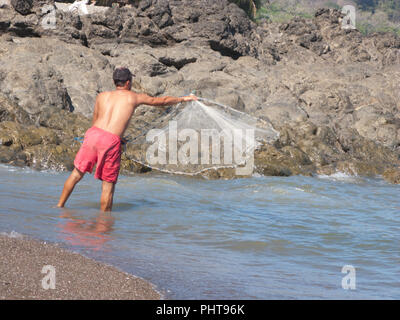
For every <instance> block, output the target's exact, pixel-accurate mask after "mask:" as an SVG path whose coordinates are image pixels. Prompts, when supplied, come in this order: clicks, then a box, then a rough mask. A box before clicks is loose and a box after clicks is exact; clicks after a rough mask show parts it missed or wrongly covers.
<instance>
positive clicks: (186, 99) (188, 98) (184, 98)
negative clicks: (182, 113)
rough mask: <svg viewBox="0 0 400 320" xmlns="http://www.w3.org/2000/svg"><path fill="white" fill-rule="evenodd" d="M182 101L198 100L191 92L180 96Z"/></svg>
mask: <svg viewBox="0 0 400 320" xmlns="http://www.w3.org/2000/svg"><path fill="white" fill-rule="evenodd" d="M182 99H183V100H182V101H183V102H188V101H197V100H198V98H197V97H196V96H195V95H193V94H191V95H190V96H185V97H182Z"/></svg>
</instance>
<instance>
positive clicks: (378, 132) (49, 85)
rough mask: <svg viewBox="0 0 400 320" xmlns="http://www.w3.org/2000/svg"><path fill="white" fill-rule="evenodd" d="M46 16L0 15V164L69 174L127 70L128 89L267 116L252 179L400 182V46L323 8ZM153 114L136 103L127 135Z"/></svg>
mask: <svg viewBox="0 0 400 320" xmlns="http://www.w3.org/2000/svg"><path fill="white" fill-rule="evenodd" d="M22 2H24V3H25V4H22ZM45 6H47V7H46V8H47V9H46V10H47V11H46V10H42V9H43V8H44V7H45ZM52 8H53V9H52ZM54 8H55V7H54V1H51V0H43V1H41V0H32V1H18V0H15V1H14V0H13V1H11V2H10V4H7V3H6V4H4V5H2V7H1V8H0V35H1V36H0V162H1V163H9V164H13V165H17V166H31V167H34V168H37V169H44V168H51V169H56V170H71V169H72V167H73V159H74V156H75V153H76V151H77V150H78V148H79V146H80V144H79V142H78V141H76V140H75V138H76V137H81V136H83V134H84V132H85V130H86V129H87V128H89V126H90V117H91V112H92V110H93V105H94V99H95V96H96V94H97V93H99V92H101V91H103V90H111V89H112V88H113V83H112V79H111V74H112V70H113V68H114V67H116V66H127V67H129V68H130V69H131V70H132V71H133V72H134V74H135V81H134V88H133V89H134V90H135V91H138V92H139V91H140V92H146V93H148V94H151V95H155V96H158V95H165V94H168V95H184V94H188V93H190V92H191V91H193V90H195V91H196V94H197V95H199V96H203V97H206V98H208V99H212V100H215V101H217V102H219V103H223V104H226V105H229V106H231V107H233V108H235V109H237V110H240V111H243V112H246V113H249V114H251V115H254V116H256V117H259V118H262V119H265V120H268V121H270V122H271V124H272V125H273V127H274V128H275V129H276V130H278V131H279V132H280V137H279V139H278V140H277V141H276V142H275V143H274V144H273V145H265V146H263V147H262V148H261V149H260V150H258V151H257V152H256V154H255V165H256V168H255V171H256V172H258V173H260V174H264V175H278V176H288V175H295V174H303V175H312V174H332V173H335V172H337V171H342V172H346V173H349V174H357V175H366V176H374V175H383V176H384V177H385V179H387V180H388V181H391V182H394V183H398V182H399V181H400V179H399V176H400V169H399V165H400V160H399V156H400V117H399V116H400V102H399V101H400V39H399V38H398V37H396V36H394V35H392V34H374V35H370V36H363V35H362V34H361V33H360V32H358V31H357V30H351V29H342V27H341V21H342V16H341V13H340V12H339V11H337V10H333V9H321V10H319V11H318V12H317V13H316V14H315V17H314V18H313V19H309V20H307V19H300V18H297V19H294V20H292V21H290V22H289V23H284V24H276V23H268V22H264V23H260V24H256V23H254V22H253V21H251V20H250V19H249V18H248V17H247V15H246V14H245V13H244V11H243V10H241V9H240V8H238V7H237V6H236V5H235V4H233V3H229V2H228V1H226V0H218V1H217V0H179V1H178V0H170V1H166V0H141V1H140V2H138V4H137V6H136V7H135V6H133V7H122V8H118V7H116V8H108V9H106V10H103V9H101V10H98V11H96V12H94V13H91V14H89V15H78V14H76V13H71V12H65V11H63V10H59V9H54ZM50 18H51V19H53V20H51V19H50ZM49 21H50V22H54V24H51V23H50V24H48V23H47V22H49ZM49 25H50V26H51V27H49ZM163 113H164V112H163V111H160V110H159V109H156V108H151V107H146V106H142V107H139V108H138V109H137V111H136V114H135V117H134V118H133V119H132V122H131V125H130V127H129V128H128V132H127V134H128V135H129V136H132V137H134V136H136V135H138V134H139V133H140V132H141V131H142V129H143V128H150V127H152V126H157V125H158V124H160V123H161V122H162V121H163V116H164V115H163ZM137 152H139V151H138V150H137V149H136V148H135V147H134V146H132V145H129V144H128V147H127V150H126V152H125V153H124V155H123V163H122V168H123V173H125V174H129V173H140V172H148V171H150V169H149V168H147V167H145V166H143V165H140V164H138V163H137V162H136V161H135V159H137V158H138V154H137ZM204 175H205V176H206V177H208V178H232V177H233V176H234V171H232V170H229V169H223V170H216V171H212V172H207V173H204Z"/></svg>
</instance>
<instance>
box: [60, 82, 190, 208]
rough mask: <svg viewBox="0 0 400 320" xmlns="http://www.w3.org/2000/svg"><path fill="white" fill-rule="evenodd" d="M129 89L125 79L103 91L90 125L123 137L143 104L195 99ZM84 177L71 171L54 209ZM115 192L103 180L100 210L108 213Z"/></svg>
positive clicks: (109, 183) (172, 103) (98, 97)
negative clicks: (138, 108) (139, 92)
mask: <svg viewBox="0 0 400 320" xmlns="http://www.w3.org/2000/svg"><path fill="white" fill-rule="evenodd" d="M131 86H132V80H128V81H126V82H125V83H124V84H123V85H122V86H117V87H116V90H114V91H108V92H102V93H100V94H99V95H98V96H97V98H96V104H95V108H94V114H93V122H92V125H93V126H95V127H97V128H100V129H103V130H105V131H108V132H111V133H113V134H115V135H117V136H119V137H122V136H123V134H124V132H125V130H126V128H127V127H128V124H129V121H130V119H131V117H132V115H133V113H134V111H135V109H136V108H137V107H138V106H140V105H142V104H145V105H150V106H157V107H162V106H170V105H174V104H177V103H180V102H185V101H193V100H197V97H195V96H193V95H191V96H186V97H181V98H178V97H170V96H165V97H159V98H154V97H150V96H148V95H147V94H137V93H134V92H132V91H131ZM84 175H85V173H84V172H80V171H79V170H78V169H76V168H74V170H73V171H72V173H71V175H70V176H69V178H68V179H67V181H66V182H65V184H64V189H63V191H62V194H61V197H60V200H59V202H58V204H57V207H64V205H65V203H66V202H67V200H68V198H69V196H70V195H71V193H72V191H73V190H74V187H75V185H76V184H77V183H78V182H79V181H80V180H81V179H82V178H83V176H84ZM114 190H115V183H111V182H107V181H103V185H102V193H101V199H100V208H101V210H102V211H111V209H112V204H113V196H114Z"/></svg>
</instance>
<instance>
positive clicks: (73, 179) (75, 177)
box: [57, 168, 85, 208]
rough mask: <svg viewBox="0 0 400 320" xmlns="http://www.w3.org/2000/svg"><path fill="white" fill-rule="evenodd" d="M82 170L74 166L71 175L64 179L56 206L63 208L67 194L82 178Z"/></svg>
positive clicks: (69, 193) (68, 194)
mask: <svg viewBox="0 0 400 320" xmlns="http://www.w3.org/2000/svg"><path fill="white" fill-rule="evenodd" d="M84 175H85V173H84V172H80V171H79V170H78V169H76V168H74V170H73V171H72V173H71V175H70V176H69V177H68V179H67V181H65V184H64V189H63V191H62V193H61V197H60V200H59V201H58V204H57V207H59V208H63V207H64V205H65V203H66V202H67V200H68V198H69V196H70V195H71V193H72V191H73V190H74V188H75V185H76V184H77V183H78V182H79V181H81V180H82V178H83V176H84Z"/></svg>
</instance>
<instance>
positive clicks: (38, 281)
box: [0, 235, 161, 300]
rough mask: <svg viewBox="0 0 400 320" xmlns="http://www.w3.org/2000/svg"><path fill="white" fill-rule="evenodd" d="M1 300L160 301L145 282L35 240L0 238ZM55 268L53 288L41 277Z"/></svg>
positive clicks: (53, 245) (157, 294)
mask: <svg viewBox="0 0 400 320" xmlns="http://www.w3.org/2000/svg"><path fill="white" fill-rule="evenodd" d="M0 255H1V257H0V299H52V300H53V299H129V300H131V299H146V300H147V299H148V300H155V299H160V298H161V296H160V294H159V293H158V292H157V291H156V290H155V289H154V287H153V286H152V285H151V284H150V283H149V282H147V281H145V280H143V279H140V278H136V277H134V276H132V275H129V274H127V273H124V272H122V271H120V270H118V269H116V268H114V267H111V266H108V265H105V264H102V263H99V262H96V261H94V260H92V259H89V258H86V257H84V256H82V255H80V254H77V253H74V252H70V251H67V250H65V249H62V248H59V247H58V246H57V245H55V244H47V243H44V242H39V241H36V240H31V239H27V238H26V237H24V238H22V239H16V238H9V237H6V236H2V235H0ZM45 265H51V266H54V267H55V271H56V278H55V279H56V282H55V283H56V288H55V289H48V290H45V289H43V288H42V279H43V278H44V277H45V276H46V274H43V273H41V271H42V268H43V267H44V266H45Z"/></svg>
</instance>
